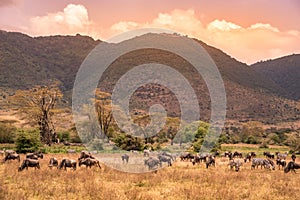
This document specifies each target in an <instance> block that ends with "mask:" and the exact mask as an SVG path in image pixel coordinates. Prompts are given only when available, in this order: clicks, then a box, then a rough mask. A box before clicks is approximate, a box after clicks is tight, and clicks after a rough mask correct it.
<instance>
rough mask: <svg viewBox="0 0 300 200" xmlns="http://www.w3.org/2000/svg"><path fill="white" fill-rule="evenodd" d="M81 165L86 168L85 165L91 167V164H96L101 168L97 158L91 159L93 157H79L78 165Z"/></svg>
mask: <svg viewBox="0 0 300 200" xmlns="http://www.w3.org/2000/svg"><path fill="white" fill-rule="evenodd" d="M81 165H85V166H86V168H87V167H90V168H92V166H96V167H97V166H98V167H99V168H100V169H101V166H100V162H99V160H97V159H93V158H86V159H81V160H80V161H79V167H80V166H81Z"/></svg>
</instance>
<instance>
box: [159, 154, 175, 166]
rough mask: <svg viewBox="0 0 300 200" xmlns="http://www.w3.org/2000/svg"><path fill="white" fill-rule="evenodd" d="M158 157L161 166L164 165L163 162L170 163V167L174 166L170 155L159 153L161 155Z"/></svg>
mask: <svg viewBox="0 0 300 200" xmlns="http://www.w3.org/2000/svg"><path fill="white" fill-rule="evenodd" d="M158 159H159V162H160V166H162V163H163V162H166V163H168V166H169V167H170V166H172V160H171V158H170V157H168V156H164V155H159V156H158Z"/></svg>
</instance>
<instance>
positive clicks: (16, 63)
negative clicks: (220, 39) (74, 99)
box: [0, 31, 300, 123]
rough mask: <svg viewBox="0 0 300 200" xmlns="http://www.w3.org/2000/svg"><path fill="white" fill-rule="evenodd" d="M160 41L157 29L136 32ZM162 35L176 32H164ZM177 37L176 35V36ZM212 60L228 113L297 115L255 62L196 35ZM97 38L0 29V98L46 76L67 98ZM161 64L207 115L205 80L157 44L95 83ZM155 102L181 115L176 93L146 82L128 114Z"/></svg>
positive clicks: (125, 58)
mask: <svg viewBox="0 0 300 200" xmlns="http://www.w3.org/2000/svg"><path fill="white" fill-rule="evenodd" d="M139 37H140V39H149V38H150V39H151V40H153V42H156V43H158V44H159V43H160V40H161V37H157V34H146V35H143V36H139ZM164 37H166V38H168V37H175V36H174V35H167V34H164ZM176 37H179V36H176ZM196 41H197V42H199V44H201V45H202V47H203V48H204V49H205V50H206V51H207V52H208V53H209V55H210V56H211V58H212V59H213V60H214V62H215V64H216V65H217V67H218V69H219V71H220V73H221V75H222V78H223V80H224V84H225V90H226V95H227V118H228V119H233V120H241V121H244V120H256V121H262V122H266V123H274V122H277V121H294V120H298V119H299V116H300V114H299V109H298V108H297V103H298V102H296V101H293V100H290V99H286V98H285V95H286V94H285V90H284V88H283V87H282V86H281V85H279V84H278V83H276V82H275V81H274V80H272V79H269V78H268V77H266V76H265V75H264V74H262V73H259V72H257V71H256V70H255V68H254V67H250V66H248V65H246V64H244V63H241V62H238V61H237V60H235V59H234V58H232V57H230V56H228V55H226V54H225V53H224V52H222V51H220V50H219V49H216V48H214V47H211V46H209V45H207V44H205V43H203V42H201V41H198V40H196ZM100 42H101V41H99V40H97V41H95V40H93V39H92V38H90V37H87V36H81V35H76V36H49V37H35V38H33V37H30V36H27V35H24V34H22V33H13V32H5V31H0V43H1V46H0V70H1V74H0V101H1V99H2V102H3V100H4V102H5V100H6V99H7V96H9V95H11V94H13V93H14V91H15V90H17V89H26V88H30V87H32V86H34V85H38V84H46V83H48V82H49V81H50V80H57V81H59V82H61V89H62V91H63V92H64V94H65V98H66V99H67V100H69V101H70V99H71V91H72V87H73V83H74V79H75V76H76V73H77V71H78V69H79V67H80V65H81V63H82V61H83V60H84V58H85V57H86V56H87V55H88V53H89V52H90V51H91V50H92V49H93V48H94V47H95V46H96V45H97V44H99V43H100ZM144 63H161V64H165V65H168V66H172V67H173V68H174V69H176V70H178V71H179V72H180V73H181V74H182V75H184V76H185V77H186V78H187V79H188V80H189V82H190V83H191V85H192V87H193V89H194V90H195V92H196V94H197V97H198V100H199V106H200V115H201V118H202V119H204V120H208V119H209V116H210V112H211V111H210V97H209V92H208V89H207V87H206V84H205V82H204V81H203V79H201V77H200V76H199V75H197V73H196V71H195V69H194V68H193V67H192V66H191V64H190V63H188V62H187V61H186V60H184V59H182V58H181V57H179V56H178V55H175V54H172V53H169V52H165V51H162V50H158V49H140V50H136V51H132V52H129V53H127V54H124V55H122V56H120V57H119V58H118V59H116V60H115V61H114V62H113V63H112V64H111V65H110V66H109V68H108V69H107V70H106V71H105V73H104V74H103V76H102V77H103V78H102V80H101V83H100V84H99V87H100V88H101V89H102V90H104V91H107V92H112V90H113V88H114V85H115V84H116V82H117V81H118V80H119V79H120V77H121V76H122V75H123V74H124V73H126V72H127V71H128V70H130V69H132V68H133V67H134V66H137V65H140V64H144ZM155 103H160V104H163V105H164V107H165V109H166V111H167V113H168V115H170V116H180V106H179V103H178V100H177V99H176V96H175V95H174V93H173V92H172V91H170V90H169V89H168V88H166V87H164V86H162V85H157V84H147V85H145V86H142V87H140V88H138V89H137V90H136V91H135V93H134V94H133V95H132V98H131V101H130V106H131V111H132V112H131V113H133V114H138V113H140V112H145V111H147V110H148V109H149V107H150V106H151V105H153V104H155Z"/></svg>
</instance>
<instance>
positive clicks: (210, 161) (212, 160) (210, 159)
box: [205, 156, 216, 169]
mask: <svg viewBox="0 0 300 200" xmlns="http://www.w3.org/2000/svg"><path fill="white" fill-rule="evenodd" d="M205 164H206V169H207V168H208V167H209V166H214V167H215V166H216V161H215V157H214V156H209V157H208V158H207V160H206V163H205Z"/></svg>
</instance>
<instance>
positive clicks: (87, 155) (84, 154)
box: [78, 151, 96, 160]
mask: <svg viewBox="0 0 300 200" xmlns="http://www.w3.org/2000/svg"><path fill="white" fill-rule="evenodd" d="M85 158H92V159H96V158H95V157H94V156H92V154H91V153H90V152H88V151H81V153H80V156H79V158H78V160H81V159H85Z"/></svg>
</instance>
